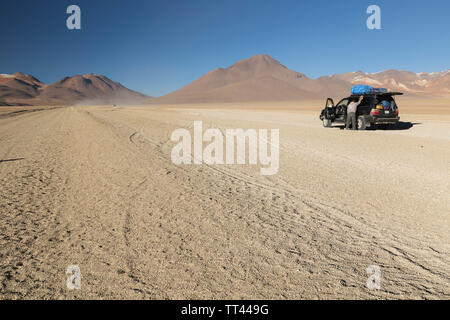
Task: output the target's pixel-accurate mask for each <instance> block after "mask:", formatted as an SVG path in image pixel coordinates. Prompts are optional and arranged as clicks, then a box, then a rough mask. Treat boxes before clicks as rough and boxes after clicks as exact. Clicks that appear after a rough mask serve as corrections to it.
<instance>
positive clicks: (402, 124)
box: [374, 121, 421, 131]
mask: <svg viewBox="0 0 450 320" xmlns="http://www.w3.org/2000/svg"><path fill="white" fill-rule="evenodd" d="M418 125H421V123H418V122H404V121H399V122H397V124H395V125H390V126H386V127H383V126H375V128H374V129H375V130H377V129H378V130H388V131H391V130H392V131H395V130H409V129H411V128H412V127H414V126H418Z"/></svg>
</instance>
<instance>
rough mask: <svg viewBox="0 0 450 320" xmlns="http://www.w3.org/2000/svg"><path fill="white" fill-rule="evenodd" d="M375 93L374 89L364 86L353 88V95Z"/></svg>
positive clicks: (359, 85)
mask: <svg viewBox="0 0 450 320" xmlns="http://www.w3.org/2000/svg"><path fill="white" fill-rule="evenodd" d="M372 92H373V87H371V86H367V85H364V84H358V85H356V86H353V87H352V94H370V93H372Z"/></svg>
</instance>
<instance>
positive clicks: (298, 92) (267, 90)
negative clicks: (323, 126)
mask: <svg viewBox="0 0 450 320" xmlns="http://www.w3.org/2000/svg"><path fill="white" fill-rule="evenodd" d="M349 89H350V85H349V84H348V83H347V82H346V81H343V80H339V79H330V78H326V77H324V78H320V79H317V80H313V79H310V78H308V77H307V76H305V75H304V74H302V73H298V72H296V71H293V70H289V69H288V68H286V67H285V66H284V65H282V64H281V63H280V62H278V61H277V60H275V59H273V58H271V57H269V56H267V55H256V56H253V57H251V58H250V59H247V60H241V61H239V62H237V63H235V64H234V65H232V66H230V67H228V68H226V69H223V68H219V69H216V70H213V71H211V72H208V73H207V74H205V75H204V76H202V77H201V78H199V79H197V80H195V81H194V82H192V83H190V84H188V85H187V86H185V87H183V88H181V89H179V90H177V91H175V92H172V93H170V94H168V95H166V96H163V97H160V98H158V99H157V101H159V102H233V101H279V100H297V99H305V98H315V97H324V96H326V95H328V94H333V93H337V92H347V91H348V90H349Z"/></svg>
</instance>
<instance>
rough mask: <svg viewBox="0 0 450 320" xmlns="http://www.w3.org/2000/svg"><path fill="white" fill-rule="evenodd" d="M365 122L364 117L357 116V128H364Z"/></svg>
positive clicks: (365, 127)
mask: <svg viewBox="0 0 450 320" xmlns="http://www.w3.org/2000/svg"><path fill="white" fill-rule="evenodd" d="M366 129H367V124H366V119H364V117H358V130H366Z"/></svg>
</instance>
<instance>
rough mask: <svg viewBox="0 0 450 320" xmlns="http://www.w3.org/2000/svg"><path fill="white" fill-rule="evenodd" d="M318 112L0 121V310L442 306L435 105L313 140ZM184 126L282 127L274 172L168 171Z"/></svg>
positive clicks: (441, 120)
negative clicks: (14, 302)
mask: <svg viewBox="0 0 450 320" xmlns="http://www.w3.org/2000/svg"><path fill="white" fill-rule="evenodd" d="M315 103H317V106H318V107H317V108H318V109H319V110H318V109H317V108H314V107H311V106H310V104H308V103H306V104H305V105H299V104H294V103H292V105H285V107H284V108H279V107H278V106H276V105H274V104H272V108H271V106H270V104H266V105H263V106H260V107H258V105H245V106H244V105H240V106H238V105H227V106H224V105H214V106H211V105H210V106H209V107H208V106H198V105H197V106H196V105H188V106H149V107H129V108H128V107H115V108H114V107H64V108H55V109H49V110H43V111H36V112H25V113H22V114H19V115H13V116H11V115H6V116H4V117H0V180H1V183H0V217H1V224H0V298H14V299H16V298H17V299H23V298H25V299H29V298H101V299H106V298H119V299H121V298H132V299H142V298H145V299H155V298H164V299H165V298H169V299H185V298H189V299H203V298H212V299H218V298H228V299H239V298H246V299H256V298H267V299H302V298H312V299H329V298H338V299H340V298H343V299H349V298H356V299H384V298H387V299H405V298H414V299H416V298H417V299H422V298H430V299H448V298H449V297H450V246H449V243H450V233H449V230H450V215H449V208H450V198H449V191H450V117H449V114H450V112H448V109H446V108H447V107H446V106H447V105H446V103H443V104H442V105H441V108H442V110H444V111H440V112H441V113H438V112H434V111H431V110H428V112H416V111H418V109H417V108H418V107H414V106H413V107H411V108H410V110H412V111H411V112H410V113H409V114H408V112H406V111H407V107H406V106H405V107H404V109H401V113H402V121H405V122H412V123H413V124H414V125H413V126H412V127H411V128H410V129H408V130H395V131H391V130H382V131H367V132H348V131H343V130H340V129H339V128H337V127H335V128H330V129H325V128H323V127H322V124H321V122H320V120H319V119H318V113H319V111H320V108H321V107H322V106H321V105H320V104H321V103H319V102H315ZM299 106H300V107H299ZM245 108H249V109H253V110H244V109H245ZM0 109H1V108H0ZM274 109H279V110H278V111H275V110H274ZM440 110H441V109H440ZM421 113H426V114H421ZM195 120H202V121H203V126H204V128H209V127H213V128H220V129H226V128H255V129H257V128H268V129H270V128H278V129H280V170H279V173H278V174H277V175H274V176H261V175H260V172H259V169H260V166H259V165H257V166H248V165H229V166H207V165H200V166H175V165H173V164H172V162H171V160H170V152H171V148H172V147H173V145H174V144H173V143H172V142H171V141H170V135H171V133H172V131H173V130H174V129H177V128H187V129H190V130H191V129H192V126H193V121H195ZM5 160H6V161H5ZM69 265H78V266H79V267H80V269H81V273H82V288H81V290H74V291H69V290H67V289H66V284H65V282H66V279H67V275H66V274H65V271H66V268H67V267H68V266H69ZM370 265H377V266H379V267H380V268H381V271H382V281H381V287H382V288H381V290H369V289H368V288H366V281H367V278H368V275H367V274H366V269H367V268H368V267H369V266H370Z"/></svg>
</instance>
